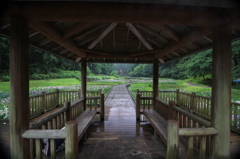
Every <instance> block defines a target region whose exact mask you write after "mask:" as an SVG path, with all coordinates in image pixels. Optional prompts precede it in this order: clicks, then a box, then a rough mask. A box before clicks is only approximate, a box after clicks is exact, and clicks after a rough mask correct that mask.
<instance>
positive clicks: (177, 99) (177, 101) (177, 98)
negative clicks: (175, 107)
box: [176, 89, 179, 103]
mask: <svg viewBox="0 0 240 159" xmlns="http://www.w3.org/2000/svg"><path fill="white" fill-rule="evenodd" d="M176 103H179V89H177V90H176Z"/></svg>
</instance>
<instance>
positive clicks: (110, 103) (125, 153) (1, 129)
mask: <svg viewBox="0 0 240 159" xmlns="http://www.w3.org/2000/svg"><path fill="white" fill-rule="evenodd" d="M141 120H142V121H145V119H144V117H143V116H142V117H141ZM9 133H10V130H9V124H2V123H0V145H1V146H2V147H1V151H0V152H1V153H3V152H4V154H5V155H6V156H4V157H3V154H1V158H9V156H10V136H9ZM87 137H88V138H87V140H86V141H81V142H80V143H79V155H78V158H83V159H88V158H91V159H102V158H103V159H105V158H111V159H118V158H119V159H120V158H121V159H122V158H123V159H124V158H126V159H128V158H140V159H141V158H146V159H148V158H149V159H151V158H156V159H157V158H158V159H161V158H166V146H165V145H164V143H163V142H162V141H161V140H159V139H158V140H156V139H155V138H154V136H153V128H152V127H151V125H150V123H149V122H146V121H145V122H136V115H135V104H134V101H133V100H132V98H131V96H130V95H129V93H128V91H127V89H126V87H125V86H124V85H119V86H114V87H113V89H112V91H111V93H110V94H109V96H108V97H107V98H106V100H105V120H104V121H100V117H99V115H96V117H95V118H94V120H93V121H92V124H91V125H90V127H89V130H88V132H87ZM239 152H240V135H239V134H237V133H234V132H232V133H231V151H230V153H231V158H238V157H239Z"/></svg>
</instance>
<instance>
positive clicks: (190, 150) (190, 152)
mask: <svg viewBox="0 0 240 159" xmlns="http://www.w3.org/2000/svg"><path fill="white" fill-rule="evenodd" d="M193 147H194V145H193V137H192V136H190V137H189V138H188V158H193Z"/></svg>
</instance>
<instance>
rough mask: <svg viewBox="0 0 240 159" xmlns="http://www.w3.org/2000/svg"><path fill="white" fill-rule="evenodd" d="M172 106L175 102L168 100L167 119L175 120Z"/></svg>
mask: <svg viewBox="0 0 240 159" xmlns="http://www.w3.org/2000/svg"><path fill="white" fill-rule="evenodd" d="M173 106H176V103H175V102H174V101H169V107H168V120H175V115H174V114H173Z"/></svg>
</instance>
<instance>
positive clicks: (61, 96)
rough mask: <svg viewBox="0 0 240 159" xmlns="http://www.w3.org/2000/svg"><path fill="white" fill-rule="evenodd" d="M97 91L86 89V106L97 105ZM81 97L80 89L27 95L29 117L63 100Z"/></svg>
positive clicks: (60, 103) (61, 104) (51, 107)
mask: <svg viewBox="0 0 240 159" xmlns="http://www.w3.org/2000/svg"><path fill="white" fill-rule="evenodd" d="M101 92H102V91H101V90H99V91H87V98H86V105H87V107H90V108H91V109H92V107H99V104H100V95H101ZM80 97H81V90H80V89H79V90H78V91H59V90H57V91H55V92H50V93H46V92H43V93H42V94H40V95H36V96H31V97H29V105H30V118H33V117H36V116H38V115H40V114H43V113H45V112H47V111H49V110H52V109H54V108H56V107H59V106H63V104H64V102H65V101H70V102H73V101H76V100H77V99H79V98H80Z"/></svg>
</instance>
